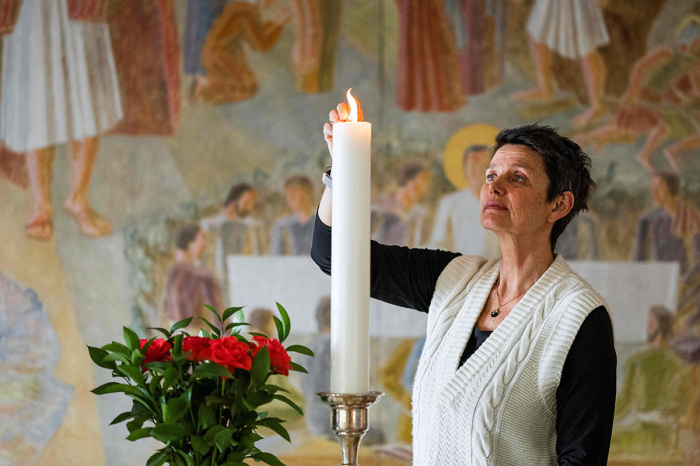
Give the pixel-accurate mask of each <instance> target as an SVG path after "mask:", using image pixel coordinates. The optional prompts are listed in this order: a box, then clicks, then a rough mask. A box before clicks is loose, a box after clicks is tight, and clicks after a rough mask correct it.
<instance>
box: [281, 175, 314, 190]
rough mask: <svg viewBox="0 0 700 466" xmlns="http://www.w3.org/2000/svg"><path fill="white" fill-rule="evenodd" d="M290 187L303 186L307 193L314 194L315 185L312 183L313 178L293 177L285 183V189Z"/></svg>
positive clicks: (304, 176)
mask: <svg viewBox="0 0 700 466" xmlns="http://www.w3.org/2000/svg"><path fill="white" fill-rule="evenodd" d="M290 186H301V187H302V188H304V189H305V190H306V191H308V192H310V193H313V191H314V185H313V183H312V182H311V178H309V177H308V176H306V175H292V176H290V177H289V178H287V179H286V180H285V181H284V189H287V188H288V187H290Z"/></svg>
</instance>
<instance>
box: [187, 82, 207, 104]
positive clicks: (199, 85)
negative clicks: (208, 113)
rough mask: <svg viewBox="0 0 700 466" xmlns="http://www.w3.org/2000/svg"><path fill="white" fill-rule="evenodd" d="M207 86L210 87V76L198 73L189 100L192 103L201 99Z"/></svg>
mask: <svg viewBox="0 0 700 466" xmlns="http://www.w3.org/2000/svg"><path fill="white" fill-rule="evenodd" d="M207 87H209V78H208V77H206V76H202V75H197V77H195V78H194V81H192V87H190V95H189V102H190V104H195V103H197V101H198V100H199V98H200V97H201V95H202V92H204V91H205V90H206V89H207Z"/></svg>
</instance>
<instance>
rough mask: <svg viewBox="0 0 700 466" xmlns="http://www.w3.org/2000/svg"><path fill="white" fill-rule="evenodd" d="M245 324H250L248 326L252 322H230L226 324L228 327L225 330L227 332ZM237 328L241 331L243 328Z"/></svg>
mask: <svg viewBox="0 0 700 466" xmlns="http://www.w3.org/2000/svg"><path fill="white" fill-rule="evenodd" d="M243 325H248V326H250V324H249V323H248V322H231V323H230V324H228V325H227V326H226V328H225V329H224V331H225V332H228V331H229V330H231V329H232V328H234V327H241V326H243ZM237 330H238V331H239V332H240V331H241V329H237Z"/></svg>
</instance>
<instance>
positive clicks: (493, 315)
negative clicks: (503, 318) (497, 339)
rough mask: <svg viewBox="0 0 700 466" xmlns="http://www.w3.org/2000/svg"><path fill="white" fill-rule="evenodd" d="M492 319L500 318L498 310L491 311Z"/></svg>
mask: <svg viewBox="0 0 700 466" xmlns="http://www.w3.org/2000/svg"><path fill="white" fill-rule="evenodd" d="M491 317H493V318H496V317H498V309H494V310H493V311H491Z"/></svg>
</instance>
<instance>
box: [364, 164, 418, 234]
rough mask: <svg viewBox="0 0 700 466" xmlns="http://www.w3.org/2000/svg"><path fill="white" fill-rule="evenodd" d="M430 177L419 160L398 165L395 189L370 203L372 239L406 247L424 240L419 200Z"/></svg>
mask: <svg viewBox="0 0 700 466" xmlns="http://www.w3.org/2000/svg"><path fill="white" fill-rule="evenodd" d="M430 178H431V175H430V171H428V168H427V167H426V166H425V165H423V164H422V163H420V162H405V163H404V164H402V165H400V166H399V169H398V172H397V174H396V184H397V187H396V189H395V190H393V191H392V192H390V193H388V194H386V195H384V196H382V197H381V198H380V199H379V200H377V202H376V203H375V204H374V205H372V220H371V223H372V239H374V240H376V241H380V242H382V243H385V244H394V245H397V246H409V247H417V246H421V245H424V244H425V243H426V233H425V226H426V225H425V223H426V218H427V216H428V209H427V208H426V207H425V206H424V205H422V204H420V201H421V199H423V197H424V196H425V194H426V193H427V191H428V188H429V186H430Z"/></svg>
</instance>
